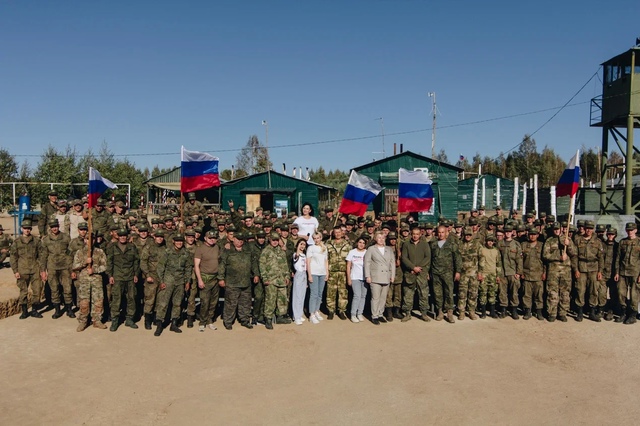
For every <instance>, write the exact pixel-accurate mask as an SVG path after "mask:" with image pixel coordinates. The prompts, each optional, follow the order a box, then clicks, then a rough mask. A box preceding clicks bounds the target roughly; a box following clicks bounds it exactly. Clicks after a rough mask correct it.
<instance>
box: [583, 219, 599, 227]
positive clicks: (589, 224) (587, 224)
mask: <svg viewBox="0 0 640 426" xmlns="http://www.w3.org/2000/svg"><path fill="white" fill-rule="evenodd" d="M584 227H585V229H595V227H596V223H595V222H594V221H592V220H585V221H584Z"/></svg>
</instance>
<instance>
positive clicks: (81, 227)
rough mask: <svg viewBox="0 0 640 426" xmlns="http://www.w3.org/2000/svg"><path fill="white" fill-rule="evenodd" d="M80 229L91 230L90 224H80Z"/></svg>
mask: <svg viewBox="0 0 640 426" xmlns="http://www.w3.org/2000/svg"><path fill="white" fill-rule="evenodd" d="M78 229H86V230H88V229H89V224H88V223H87V222H80V223H79V224H78Z"/></svg>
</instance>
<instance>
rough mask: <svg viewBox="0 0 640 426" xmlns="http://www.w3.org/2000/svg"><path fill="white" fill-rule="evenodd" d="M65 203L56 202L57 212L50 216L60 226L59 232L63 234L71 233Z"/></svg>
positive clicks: (62, 201) (69, 219) (64, 201)
mask: <svg viewBox="0 0 640 426" xmlns="http://www.w3.org/2000/svg"><path fill="white" fill-rule="evenodd" d="M68 207H69V206H68V205H67V201H66V200H58V211H57V212H56V213H54V214H53V215H52V216H51V219H57V220H58V223H59V224H60V232H62V233H65V234H70V233H71V218H70V217H69V212H68V211H67V209H68Z"/></svg>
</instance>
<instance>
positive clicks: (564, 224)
mask: <svg viewBox="0 0 640 426" xmlns="http://www.w3.org/2000/svg"><path fill="white" fill-rule="evenodd" d="M560 225H562V227H563V228H566V227H567V226H569V222H567V221H566V220H564V221H562V222H560Z"/></svg>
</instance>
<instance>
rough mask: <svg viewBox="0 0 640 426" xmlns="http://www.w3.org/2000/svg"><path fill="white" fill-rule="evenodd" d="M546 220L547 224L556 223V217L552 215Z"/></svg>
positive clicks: (546, 217)
mask: <svg viewBox="0 0 640 426" xmlns="http://www.w3.org/2000/svg"><path fill="white" fill-rule="evenodd" d="M544 220H545V222H547V223H553V222H555V221H556V217H555V216H554V215H552V214H550V215H548V216H545V217H544Z"/></svg>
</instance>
